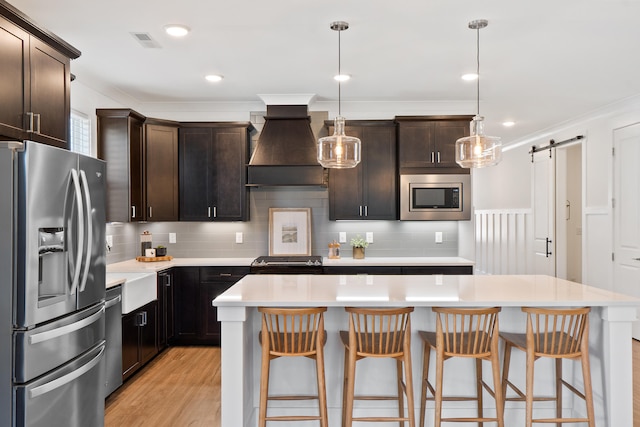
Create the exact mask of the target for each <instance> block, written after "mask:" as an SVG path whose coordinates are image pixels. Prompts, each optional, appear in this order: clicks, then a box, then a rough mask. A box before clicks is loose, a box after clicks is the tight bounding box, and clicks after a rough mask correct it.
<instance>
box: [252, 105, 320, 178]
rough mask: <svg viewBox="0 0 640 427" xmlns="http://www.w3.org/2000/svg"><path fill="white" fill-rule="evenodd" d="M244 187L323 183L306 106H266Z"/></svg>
mask: <svg viewBox="0 0 640 427" xmlns="http://www.w3.org/2000/svg"><path fill="white" fill-rule="evenodd" d="M264 118H265V123H264V127H263V128H262V132H261V133H260V136H259V138H258V142H257V145H256V148H255V150H254V152H253V155H252V156H251V160H250V161H249V167H248V180H247V186H252V187H258V186H287V185H298V186H300V185H309V186H311V185H314V186H316V185H317V186H326V185H327V183H326V180H325V174H324V169H323V168H322V166H320V164H319V163H318V160H317V155H316V140H315V137H314V135H313V131H312V130H311V119H310V117H309V111H308V108H307V106H306V105H267V115H266V116H265V117H264Z"/></svg>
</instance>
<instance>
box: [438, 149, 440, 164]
mask: <svg viewBox="0 0 640 427" xmlns="http://www.w3.org/2000/svg"><path fill="white" fill-rule="evenodd" d="M438 163H440V152H439V151H438Z"/></svg>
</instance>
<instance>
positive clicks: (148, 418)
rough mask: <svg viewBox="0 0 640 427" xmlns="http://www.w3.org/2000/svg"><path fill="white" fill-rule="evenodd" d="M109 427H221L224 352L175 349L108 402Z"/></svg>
mask: <svg viewBox="0 0 640 427" xmlns="http://www.w3.org/2000/svg"><path fill="white" fill-rule="evenodd" d="M105 426H106V427H129V426H135V427H143V426H150V427H151V426H153V427H161V426H193V427H199V426H207V427H220V347H170V348H168V349H167V350H165V351H164V352H162V354H160V355H159V356H158V357H156V358H155V359H154V360H153V361H151V362H150V363H149V365H147V366H146V367H144V368H143V369H142V370H141V371H140V372H138V373H137V374H136V375H135V376H134V377H132V378H131V379H129V381H127V382H126V383H125V384H124V385H123V386H122V387H120V388H119V389H118V390H116V391H115V392H114V393H113V394H112V395H111V396H109V398H107V400H106V406H105Z"/></svg>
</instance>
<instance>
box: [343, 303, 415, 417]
mask: <svg viewBox="0 0 640 427" xmlns="http://www.w3.org/2000/svg"><path fill="white" fill-rule="evenodd" d="M345 311H346V312H347V313H348V314H349V330H348V331H340V339H341V340H342V343H343V344H344V348H345V352H344V387H343V390H342V426H343V427H351V426H352V425H353V421H382V422H390V421H398V422H399V424H400V425H401V426H402V425H404V422H405V421H409V426H410V427H415V412H414V409H413V408H414V406H413V380H412V376H411V375H412V374H411V318H410V313H411V312H412V311H413V307H405V308H376V309H370V308H353V307H345ZM367 357H372V358H392V359H395V360H396V375H397V384H398V394H397V396H355V395H354V394H355V391H354V390H355V379H356V362H357V361H358V360H361V359H364V358H367ZM403 366H404V380H403ZM404 396H406V397H407V412H408V414H407V415H404ZM354 400H397V401H398V416H397V417H373V416H369V417H357V418H355V417H353V402H354Z"/></svg>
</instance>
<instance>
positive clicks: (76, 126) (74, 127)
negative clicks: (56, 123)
mask: <svg viewBox="0 0 640 427" xmlns="http://www.w3.org/2000/svg"><path fill="white" fill-rule="evenodd" d="M70 128H71V135H70V140H69V142H70V143H69V148H70V150H71V151H74V152H76V153H80V154H85V155H87V156H90V155H91V121H90V120H89V118H88V117H87V116H86V115H84V114H82V113H79V112H77V111H72V112H71V123H70Z"/></svg>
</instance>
